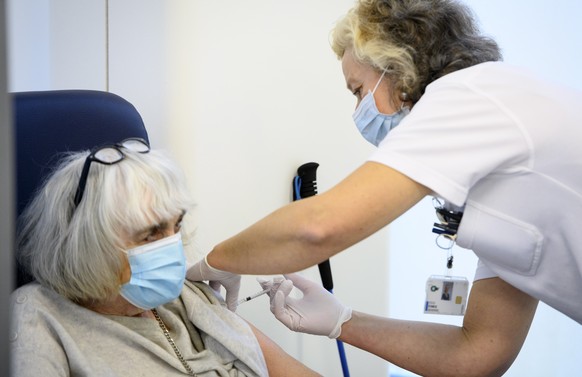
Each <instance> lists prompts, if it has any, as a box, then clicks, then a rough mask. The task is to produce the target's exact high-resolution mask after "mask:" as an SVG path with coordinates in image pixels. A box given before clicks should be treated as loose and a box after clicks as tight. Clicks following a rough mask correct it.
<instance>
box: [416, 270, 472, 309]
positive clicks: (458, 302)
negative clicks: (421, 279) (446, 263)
mask: <svg viewBox="0 0 582 377" xmlns="http://www.w3.org/2000/svg"><path fill="white" fill-rule="evenodd" d="M468 294H469V281H468V280H467V278H465V277H460V276H442V275H432V276H430V277H429V278H428V280H427V281H426V300H425V303H424V313H425V314H448V315H463V314H465V308H466V304H467V296H468Z"/></svg>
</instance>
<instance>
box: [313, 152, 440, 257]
mask: <svg viewBox="0 0 582 377" xmlns="http://www.w3.org/2000/svg"><path fill="white" fill-rule="evenodd" d="M429 193H430V190H429V189H428V188H427V187H425V186H423V185H421V184H419V183H418V182H416V181H414V180H412V179H410V178H409V177H407V176H406V175H404V174H402V173H400V172H398V171H397V170H394V169H392V168H390V167H388V166H386V165H383V164H380V163H376V162H366V163H364V164H363V165H362V166H361V167H359V168H358V169H356V170H355V171H354V172H353V173H352V174H350V175H349V176H348V177H346V178H345V179H344V180H343V181H341V182H340V183H339V184H337V185H336V186H335V187H333V188H331V189H330V190H328V191H326V192H324V193H322V194H321V195H319V196H318V197H316V198H317V199H316V201H315V200H314V201H313V203H312V204H311V205H312V206H313V207H314V208H313V209H312V210H313V211H314V212H315V213H314V216H313V221H311V222H310V223H309V226H310V227H311V229H315V230H314V231H316V232H319V233H320V234H319V237H320V239H321V240H322V242H337V245H335V247H336V248H337V249H338V250H343V249H345V248H346V247H349V246H351V245H353V244H355V243H357V242H359V241H361V240H363V239H364V238H366V237H368V236H370V235H371V234H373V233H375V232H376V231H378V230H380V229H381V228H383V227H384V226H386V225H388V224H389V223H390V222H392V221H393V220H394V219H396V218H397V217H399V216H400V215H401V214H403V213H404V212H406V211H407V210H408V209H410V208H411V207H412V206H413V205H415V204H416V203H417V202H418V201H420V200H421V199H422V198H424V197H425V196H426V195H427V194H429ZM305 204H306V206H307V205H308V204H307V203H305Z"/></svg>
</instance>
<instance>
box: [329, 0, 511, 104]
mask: <svg viewBox="0 0 582 377" xmlns="http://www.w3.org/2000/svg"><path fill="white" fill-rule="evenodd" d="M331 46H332V49H333V51H334V52H335V54H336V55H337V57H338V58H339V59H341V58H342V57H343V55H344V54H345V52H346V51H350V52H351V53H352V54H353V55H354V57H355V59H356V60H357V61H359V62H361V63H364V64H368V65H370V66H372V67H374V68H376V69H378V70H379V71H383V70H386V71H387V76H388V77H389V78H390V80H391V82H392V90H393V91H394V93H393V94H399V93H406V94H407V97H408V99H409V100H412V102H413V103H416V102H417V101H418V100H419V99H420V97H421V96H422V95H423V94H424V90H425V88H426V86H427V85H428V84H430V83H431V82H433V81H434V80H436V79H438V78H440V77H442V76H444V75H446V74H448V73H451V72H454V71H457V70H460V69H463V68H467V67H470V66H473V65H476V64H479V63H483V62H486V61H497V60H501V53H500V51H499V48H498V46H497V44H496V43H495V41H493V40H492V39H490V38H488V37H485V36H482V35H480V34H479V30H478V27H477V25H476V22H475V20H474V18H473V15H472V13H471V11H470V10H469V9H468V8H467V7H466V6H464V5H462V4H460V3H459V2H457V1H454V0H360V1H358V3H357V4H356V6H355V7H354V8H352V9H351V10H350V11H349V12H348V13H347V14H346V16H345V17H343V18H342V19H341V20H340V21H338V23H337V24H336V26H335V28H334V30H333V31H332V41H331Z"/></svg>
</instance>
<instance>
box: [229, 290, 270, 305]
mask: <svg viewBox="0 0 582 377" xmlns="http://www.w3.org/2000/svg"><path fill="white" fill-rule="evenodd" d="M270 290H271V288H266V289H263V290H262V291H260V292H257V293H253V294H252V295H250V296H247V297H245V298H242V299H240V300H238V303H237V305H240V304H242V303H244V302H247V301H251V300H252V299H255V298H257V297H259V296H262V295H264V294H265V293H269V291H270Z"/></svg>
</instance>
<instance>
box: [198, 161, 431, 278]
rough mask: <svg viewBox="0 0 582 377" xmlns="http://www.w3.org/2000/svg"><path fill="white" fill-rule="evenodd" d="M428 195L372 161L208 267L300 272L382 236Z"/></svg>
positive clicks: (249, 234) (227, 246)
mask: <svg viewBox="0 0 582 377" xmlns="http://www.w3.org/2000/svg"><path fill="white" fill-rule="evenodd" d="M429 192H430V190H429V189H428V188H426V187H424V186H422V185H420V184H418V183H416V182H414V181H412V180H411V179H409V178H408V177H406V176H404V175H402V174H401V173H399V172H397V171H396V170H393V169H391V168H389V167H387V166H384V165H381V164H377V163H372V162H367V163H365V164H364V165H362V166H361V167H360V168H359V169H357V170H356V171H355V172H353V173H352V174H350V176H348V177H347V178H346V179H344V180H343V181H342V182H341V183H339V184H338V185H336V186H335V187H333V188H332V189H331V190H329V191H326V192H324V193H322V194H320V195H317V196H312V197H309V198H306V199H302V200H299V201H296V202H293V203H291V204H289V205H287V206H285V207H282V208H281V209H279V210H277V211H275V212H273V213H272V214H270V215H269V216H267V217H266V218H264V219H262V220H260V221H259V222H257V223H256V224H254V225H252V226H251V227H249V228H247V229H246V230H244V231H242V232H241V233H239V234H237V235H236V236H234V237H232V238H230V239H228V240H226V241H224V242H222V243H220V244H219V245H217V246H216V247H215V248H214V250H212V252H211V253H210V254H209V255H208V263H210V265H211V266H212V267H215V268H217V269H220V270H225V271H230V272H236V273H241V274H279V273H287V272H296V271H299V270H302V269H304V268H307V267H310V266H313V265H315V264H317V263H320V262H322V261H324V260H326V259H328V258H329V257H331V256H333V255H335V254H336V253H338V252H340V251H342V250H344V249H346V248H348V247H350V246H352V245H354V244H355V243H357V242H359V241H361V240H363V239H364V238H366V237H368V236H370V235H371V234H373V233H375V232H377V231H378V230H379V229H381V228H382V227H384V226H386V225H387V224H389V223H390V222H392V220H394V219H395V218H397V217H398V216H400V215H401V214H402V213H404V212H405V211H406V210H408V209H409V208H410V207H412V206H413V205H414V204H416V203H417V202H418V201H419V200H420V199H422V198H423V197H424V196H426V195H427V194H428V193H429Z"/></svg>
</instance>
